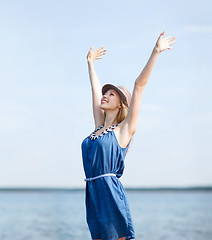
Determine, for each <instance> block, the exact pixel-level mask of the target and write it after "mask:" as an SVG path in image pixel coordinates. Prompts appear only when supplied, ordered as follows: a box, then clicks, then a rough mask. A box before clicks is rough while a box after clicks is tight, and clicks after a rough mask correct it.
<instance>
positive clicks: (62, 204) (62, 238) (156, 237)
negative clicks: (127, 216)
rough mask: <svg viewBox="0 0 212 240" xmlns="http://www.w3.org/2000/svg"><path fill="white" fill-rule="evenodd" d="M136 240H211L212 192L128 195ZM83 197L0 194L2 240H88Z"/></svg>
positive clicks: (71, 194)
mask: <svg viewBox="0 0 212 240" xmlns="http://www.w3.org/2000/svg"><path fill="white" fill-rule="evenodd" d="M127 197H128V200H129V204H130V209H131V214H132V218H133V222H134V227H135V233H136V239H137V240H139V239H141V240H172V239H173V240H181V239H186V240H211V239H212V192H203V191H199V192H198V191H188V192H184V191H182V192H179V191H164V192H160V191H158V192H154V191H152V192H145V191H137V192H136V191H127ZM84 199H85V194H84V191H64V192H63V191H61V192H60V191H55V192H48V191H47V192H43V191H40V192H39V191H30V192H25V191H23V192H18V191H17V192H3V191H2V192H0V240H72V239H73V240H87V239H91V238H90V233H89V230H88V227H87V224H86V220H85V204H84Z"/></svg>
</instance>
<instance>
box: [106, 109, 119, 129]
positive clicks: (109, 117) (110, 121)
mask: <svg viewBox="0 0 212 240" xmlns="http://www.w3.org/2000/svg"><path fill="white" fill-rule="evenodd" d="M115 124H118V122H117V114H114V113H110V112H107V113H106V117H105V121H104V127H106V128H107V127H111V126H113V125H115Z"/></svg>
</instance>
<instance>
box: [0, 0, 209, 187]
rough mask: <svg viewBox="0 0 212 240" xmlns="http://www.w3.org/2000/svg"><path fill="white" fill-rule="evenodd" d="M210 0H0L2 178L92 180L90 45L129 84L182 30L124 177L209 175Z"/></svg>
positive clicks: (151, 182)
mask: <svg viewBox="0 0 212 240" xmlns="http://www.w3.org/2000/svg"><path fill="white" fill-rule="evenodd" d="M211 9H212V2H211V1H210V0H202V1H197V0H192V1H191V0H188V1H182V0H175V1H168V0H148V1H147V0H122V1H121V0H115V1H114V0H113V1H112V0H108V1H97V0H95V1H92V0H91V1H85V0H84V1H82V0H79V1H68V0H60V1H59V0H58V1H54V0H53V1H52V0H51V1H50V0H44V1H43V0H31V1H27V0H4V1H3V0H0V32H1V33H0V35H1V37H0V66H1V67H0V69H1V70H0V187H64V188H66V187H67V188H69V187H73V188H75V187H84V186H85V182H84V177H85V176H84V172H83V165H82V157H81V142H82V141H83V139H84V138H85V137H87V136H88V135H89V134H90V133H91V132H92V131H93V130H94V128H95V126H94V121H93V116H92V105H91V103H92V102H91V89H90V85H89V84H90V83H89V77H88V70H87V62H86V55H87V53H88V51H89V49H90V46H91V45H93V46H94V48H95V49H96V48H98V47H102V46H103V47H104V48H105V49H106V50H107V54H106V55H105V56H104V59H102V60H98V61H97V62H95V68H96V71H97V74H98V77H99V79H100V81H101V84H102V85H104V84H106V83H112V84H115V85H125V86H126V87H127V88H128V89H129V90H130V91H131V92H132V90H133V86H134V81H135V80H136V78H137V76H138V75H139V74H140V72H141V71H142V69H143V67H144V66H145V64H146V62H147V61H148V58H149V57H150V54H151V52H152V49H153V47H154V45H155V43H156V40H157V38H158V36H159V34H160V33H161V32H162V31H164V30H165V31H166V33H165V36H175V37H176V41H177V42H176V44H175V45H173V49H172V50H167V51H165V52H162V53H161V54H160V56H159V58H158V59H157V62H156V64H155V66H154V69H153V72H152V73H151V76H150V78H149V81H148V83H147V85H146V87H145V89H144V93H143V96H142V103H141V109H140V113H139V122H138V127H137V131H136V133H135V135H134V137H133V141H132V146H131V148H130V150H129V153H128V155H127V157H126V159H125V171H124V175H123V176H122V178H121V182H122V183H123V185H124V186H125V187H160V186H173V187H178V186H179V187H183V186H196V185H198V186H202V185H212V150H211V143H212V124H211V122H212V104H211V103H212V94H211V90H212V72H211V63H212V47H211V43H212V15H211Z"/></svg>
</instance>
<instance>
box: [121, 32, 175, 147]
mask: <svg viewBox="0 0 212 240" xmlns="http://www.w3.org/2000/svg"><path fill="white" fill-rule="evenodd" d="M164 34H165V32H163V33H161V34H160V36H159V38H158V40H157V42H156V45H155V47H154V48H153V51H152V54H151V56H150V58H149V60H148V62H147V64H146V66H145V67H144V69H143V70H142V72H141V73H140V75H139V76H138V78H137V79H136V81H135V84H134V90H133V94H132V100H131V104H130V108H129V112H128V115H127V117H126V118H125V120H124V121H123V122H122V124H121V125H122V126H121V128H120V136H121V137H123V138H122V139H125V140H123V142H128V141H129V138H131V137H132V135H133V134H134V133H135V131H136V128H137V124H138V115H139V110H140V105H141V98H142V94H143V90H144V88H145V86H146V84H147V81H148V79H149V77H150V74H151V72H152V69H153V67H154V65H155V62H156V60H157V58H158V56H159V55H160V53H161V52H162V51H164V50H166V49H172V47H170V45H171V44H173V43H175V41H173V40H174V39H175V37H166V38H162V37H163V35H164ZM123 145H124V144H123Z"/></svg>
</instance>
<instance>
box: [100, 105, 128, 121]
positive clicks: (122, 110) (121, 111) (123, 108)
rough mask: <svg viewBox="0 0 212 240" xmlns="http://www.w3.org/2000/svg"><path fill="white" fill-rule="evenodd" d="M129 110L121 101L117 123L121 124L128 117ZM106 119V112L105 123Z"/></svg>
mask: <svg viewBox="0 0 212 240" xmlns="http://www.w3.org/2000/svg"><path fill="white" fill-rule="evenodd" d="M128 110H129V108H128V107H127V106H126V105H125V104H124V103H123V102H122V101H121V108H120V109H119V112H118V114H117V118H116V120H117V122H118V123H121V122H122V121H123V120H124V119H125V118H126V116H127V113H128ZM105 118H106V113H105V112H104V122H105Z"/></svg>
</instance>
